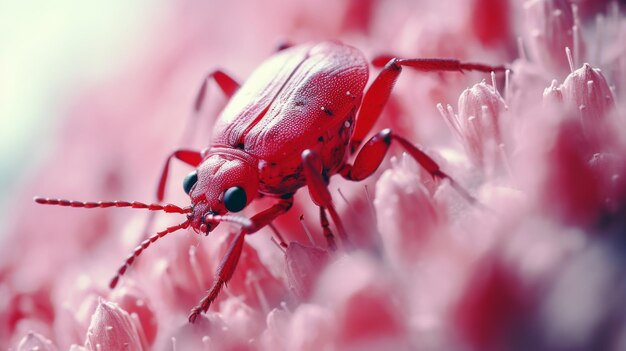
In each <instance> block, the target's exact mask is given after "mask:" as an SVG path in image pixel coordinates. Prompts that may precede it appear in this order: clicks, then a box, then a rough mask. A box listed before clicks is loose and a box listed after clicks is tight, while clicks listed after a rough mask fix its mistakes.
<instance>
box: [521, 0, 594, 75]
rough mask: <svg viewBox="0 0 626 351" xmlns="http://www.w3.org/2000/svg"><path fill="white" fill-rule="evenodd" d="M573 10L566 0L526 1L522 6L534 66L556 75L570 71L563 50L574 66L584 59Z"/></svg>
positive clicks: (582, 46)
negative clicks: (567, 50) (570, 54)
mask: <svg viewBox="0 0 626 351" xmlns="http://www.w3.org/2000/svg"><path fill="white" fill-rule="evenodd" d="M572 6H575V5H572V3H571V2H570V1H568V0H529V1H527V2H526V3H525V4H524V10H525V12H526V21H525V22H524V24H525V27H526V36H527V38H526V40H527V42H528V45H529V49H530V53H531V55H533V57H534V59H535V60H536V62H537V64H539V65H540V66H542V67H543V68H544V69H546V70H547V71H551V72H555V73H557V74H559V75H562V74H564V73H566V72H568V70H569V67H570V65H569V63H568V60H567V56H565V48H569V50H572V51H573V53H574V54H573V55H574V57H573V58H574V62H577V60H579V59H580V58H581V57H582V56H583V55H584V45H583V41H582V36H581V34H580V23H579V22H578V19H577V18H576V17H575V15H576V13H575V12H574V11H573V8H572ZM574 64H575V63H574Z"/></svg>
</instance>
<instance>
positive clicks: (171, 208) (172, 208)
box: [33, 196, 192, 213]
mask: <svg viewBox="0 0 626 351" xmlns="http://www.w3.org/2000/svg"><path fill="white" fill-rule="evenodd" d="M33 200H34V201H35V202H36V203H38V204H41V205H57V206H65V207H78V208H108V207H130V208H139V209H147V210H150V211H164V212H167V213H190V212H191V211H192V208H191V207H184V208H182V207H178V206H176V205H172V204H165V205H160V204H144V203H142V202H137V201H133V202H127V201H99V202H83V201H72V200H63V199H50V198H45V197H38V196H36V197H34V198H33Z"/></svg>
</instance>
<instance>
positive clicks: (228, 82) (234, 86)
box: [193, 70, 240, 112]
mask: <svg viewBox="0 0 626 351" xmlns="http://www.w3.org/2000/svg"><path fill="white" fill-rule="evenodd" d="M209 80H214V81H215V83H217V85H218V86H219V87H220V89H221V90H222V92H223V93H224V95H226V97H228V98H229V99H230V98H231V97H232V96H233V95H234V94H235V92H236V91H237V90H238V89H239V86H240V84H239V83H237V81H236V80H235V79H234V78H233V77H231V76H229V75H228V74H226V73H224V72H222V71H220V70H215V71H213V72H211V73H209V74H207V75H206V77H205V78H204V80H203V81H202V85H200V89H199V90H198V94H197V95H196V99H195V100H194V104H193V109H194V112H199V111H200V109H202V105H203V103H204V98H205V96H206V91H207V86H208V84H209Z"/></svg>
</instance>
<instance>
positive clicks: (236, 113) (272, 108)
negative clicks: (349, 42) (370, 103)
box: [214, 42, 368, 162]
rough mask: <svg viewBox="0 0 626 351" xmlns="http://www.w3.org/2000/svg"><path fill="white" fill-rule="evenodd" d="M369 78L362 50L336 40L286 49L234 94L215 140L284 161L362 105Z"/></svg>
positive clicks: (215, 131) (308, 145)
mask: <svg viewBox="0 0 626 351" xmlns="http://www.w3.org/2000/svg"><path fill="white" fill-rule="evenodd" d="M367 77H368V65H367V62H366V61H365V58H364V57H363V56H362V54H361V53H360V52H359V51H358V50H356V49H354V48H352V47H350V46H346V45H343V44H340V43H336V42H322V43H318V44H316V45H302V46H296V47H293V48H290V49H287V50H284V51H282V52H280V53H278V54H277V55H275V56H273V57H272V58H270V59H269V60H268V61H266V62H265V63H264V64H262V65H261V66H260V67H259V68H258V69H257V70H256V71H255V72H254V73H253V74H252V75H251V77H250V79H249V80H248V81H247V82H246V83H245V84H244V85H243V86H242V87H241V88H240V90H239V91H238V92H237V94H235V96H233V98H232V99H231V101H230V103H229V104H228V106H227V107H226V108H225V109H224V112H223V113H222V115H221V117H220V119H219V121H218V123H217V125H216V128H215V130H214V143H217V144H222V145H230V146H232V147H237V148H243V149H244V150H245V151H246V152H248V153H249V154H251V155H253V156H255V157H257V158H258V159H261V160H267V161H270V162H280V161H281V160H283V159H285V158H290V156H292V155H298V156H299V154H300V153H301V152H302V151H303V150H305V149H308V148H311V147H312V146H313V144H314V143H316V142H317V139H318V138H319V136H320V135H321V134H322V133H324V132H326V131H328V130H331V129H335V128H337V127H338V126H340V125H342V124H343V123H345V122H346V120H347V118H348V115H349V114H350V112H351V111H352V110H354V109H355V108H358V104H359V103H360V100H361V95H362V93H363V89H364V88H365V84H366V83H367Z"/></svg>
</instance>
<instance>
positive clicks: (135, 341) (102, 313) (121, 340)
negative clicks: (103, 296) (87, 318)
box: [85, 300, 143, 351]
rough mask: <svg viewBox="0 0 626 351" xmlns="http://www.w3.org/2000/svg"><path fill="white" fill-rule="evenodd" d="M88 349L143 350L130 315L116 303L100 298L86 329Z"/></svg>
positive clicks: (98, 350)
mask: <svg viewBox="0 0 626 351" xmlns="http://www.w3.org/2000/svg"><path fill="white" fill-rule="evenodd" d="M85 346H86V347H87V349H88V350H92V351H100V350H143V347H142V343H141V338H140V336H139V333H138V332H137V329H136V328H135V324H134V323H133V320H132V319H131V317H130V315H129V314H128V313H127V312H126V311H124V310H123V309H121V308H120V307H119V306H118V305H117V304H114V303H111V302H106V301H104V300H101V301H100V303H99V305H98V307H97V308H96V312H95V313H94V314H93V316H92V318H91V324H90V325H89V330H88V331H87V342H86V343H85Z"/></svg>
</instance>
